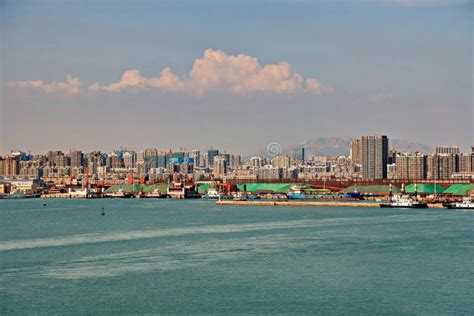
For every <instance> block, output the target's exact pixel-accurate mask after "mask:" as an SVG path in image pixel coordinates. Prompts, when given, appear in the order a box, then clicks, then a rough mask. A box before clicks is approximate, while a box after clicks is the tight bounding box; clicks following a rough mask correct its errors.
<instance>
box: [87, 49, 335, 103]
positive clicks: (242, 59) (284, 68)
mask: <svg viewBox="0 0 474 316" xmlns="http://www.w3.org/2000/svg"><path fill="white" fill-rule="evenodd" d="M146 87H152V88H157V89H160V90H163V91H170V92H180V91H184V92H188V93H191V94H195V95H199V96H202V95H204V94H205V93H207V92H209V91H219V90H220V91H227V92H230V93H234V94H248V93H252V92H272V93H293V92H297V91H306V92H314V93H318V94H322V93H330V92H332V91H334V88H333V87H331V86H329V85H326V84H322V83H320V82H319V81H318V80H316V79H312V78H308V79H306V80H305V79H304V78H303V77H302V76H301V75H300V74H298V73H297V72H295V71H293V70H292V69H291V65H290V64H288V63H287V62H280V63H278V64H269V65H261V64H260V63H259V61H258V60H257V58H255V57H252V56H248V55H244V54H239V55H229V54H226V53H225V52H223V51H221V50H214V49H211V48H209V49H207V50H206V51H205V52H204V56H203V57H202V58H199V59H196V60H195V61H194V63H193V66H192V68H191V70H190V72H189V74H188V76H183V77H180V76H178V75H177V74H174V73H173V72H172V71H171V70H170V68H169V67H166V68H164V69H163V70H162V71H161V73H160V75H159V76H158V77H150V78H147V77H143V76H142V75H141V74H140V72H139V71H138V70H136V69H131V70H127V71H125V72H124V73H123V75H122V78H121V80H120V81H118V82H115V83H112V84H109V85H101V84H100V83H98V82H96V83H94V84H93V85H91V86H90V87H89V90H90V91H107V92H118V91H122V90H124V89H127V88H135V89H144V88H146Z"/></svg>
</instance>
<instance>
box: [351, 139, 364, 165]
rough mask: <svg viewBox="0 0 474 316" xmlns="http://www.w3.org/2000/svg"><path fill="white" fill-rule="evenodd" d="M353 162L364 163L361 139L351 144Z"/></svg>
mask: <svg viewBox="0 0 474 316" xmlns="http://www.w3.org/2000/svg"><path fill="white" fill-rule="evenodd" d="M350 155H351V160H352V162H353V163H355V164H360V163H361V162H362V146H361V140H360V138H356V139H354V140H353V141H352V143H351V153H350Z"/></svg>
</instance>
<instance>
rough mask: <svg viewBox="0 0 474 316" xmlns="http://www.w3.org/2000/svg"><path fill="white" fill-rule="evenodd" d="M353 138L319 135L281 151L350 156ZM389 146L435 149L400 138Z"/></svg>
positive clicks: (427, 151) (424, 150)
mask: <svg viewBox="0 0 474 316" xmlns="http://www.w3.org/2000/svg"><path fill="white" fill-rule="evenodd" d="M352 140H353V138H352V137H318V138H314V139H311V140H308V141H306V142H304V143H300V144H294V145H290V146H286V147H283V148H282V150H281V153H282V154H283V155H290V156H292V155H294V154H295V152H297V151H300V150H301V148H304V149H305V156H306V157H310V156H314V155H323V156H349V151H350V147H351V142H352ZM389 146H390V147H394V148H395V149H396V150H397V151H398V152H416V151H418V152H420V153H423V154H430V153H432V151H433V147H431V146H429V145H425V144H420V143H415V142H410V141H406V140H400V139H389ZM257 155H258V156H261V157H268V156H270V155H269V154H268V153H267V150H266V149H263V150H260V151H259V152H258V154H257Z"/></svg>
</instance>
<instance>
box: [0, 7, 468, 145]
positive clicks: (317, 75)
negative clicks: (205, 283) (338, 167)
mask: <svg viewBox="0 0 474 316" xmlns="http://www.w3.org/2000/svg"><path fill="white" fill-rule="evenodd" d="M473 12H474V4H473V2H471V1H461V0H379V1H377V0H372V1H362V0H361V1H356V0H353V1H329V0H325V1H296V0H295V1H289V0H288V1H217V0H216V1H205V0H204V1H120V0H119V1H111V0H109V1H88V0H86V1H66V0H65V1H25V0H18V1H2V0H0V18H1V27H0V29H1V31H0V33H1V34H0V35H1V48H0V52H1V69H0V75H1V76H0V81H1V82H0V83H1V87H2V90H1V99H0V100H1V109H0V124H1V128H0V154H1V153H8V152H10V150H12V149H15V150H17V149H18V150H23V151H32V152H39V153H42V152H46V151H47V150H51V149H61V150H66V151H68V150H69V149H72V148H75V149H81V150H84V151H89V150H103V151H110V150H112V149H114V148H119V147H126V148H131V149H136V150H140V149H143V148H147V147H153V148H159V149H174V150H179V149H180V148H185V149H189V150H191V149H194V148H197V149H201V150H205V149H209V148H211V147H212V148H219V149H222V150H226V151H228V152H239V153H242V154H251V153H255V152H257V151H258V150H260V149H262V148H266V146H267V144H269V143H271V142H278V143H280V144H281V145H282V146H286V145H290V144H296V143H301V142H304V141H307V140H310V139H313V138H317V137H330V136H353V137H357V136H360V135H367V134H386V135H388V136H389V137H390V138H397V139H403V140H407V141H413V142H419V143H423V144H428V145H437V144H439V145H459V146H461V147H462V149H465V150H467V148H468V146H470V145H471V144H473V143H474V141H473V139H474V128H473V122H474V110H473V107H474V105H473V94H474V92H473V91H474V86H473V70H474V68H473V47H474V38H473Z"/></svg>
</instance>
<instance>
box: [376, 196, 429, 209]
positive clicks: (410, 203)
mask: <svg viewBox="0 0 474 316" xmlns="http://www.w3.org/2000/svg"><path fill="white" fill-rule="evenodd" d="M380 207H387V208H428V204H426V203H425V202H420V201H417V200H415V199H413V198H412V197H411V196H409V195H394V196H392V197H391V198H390V200H389V201H388V202H387V203H381V204H380Z"/></svg>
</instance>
